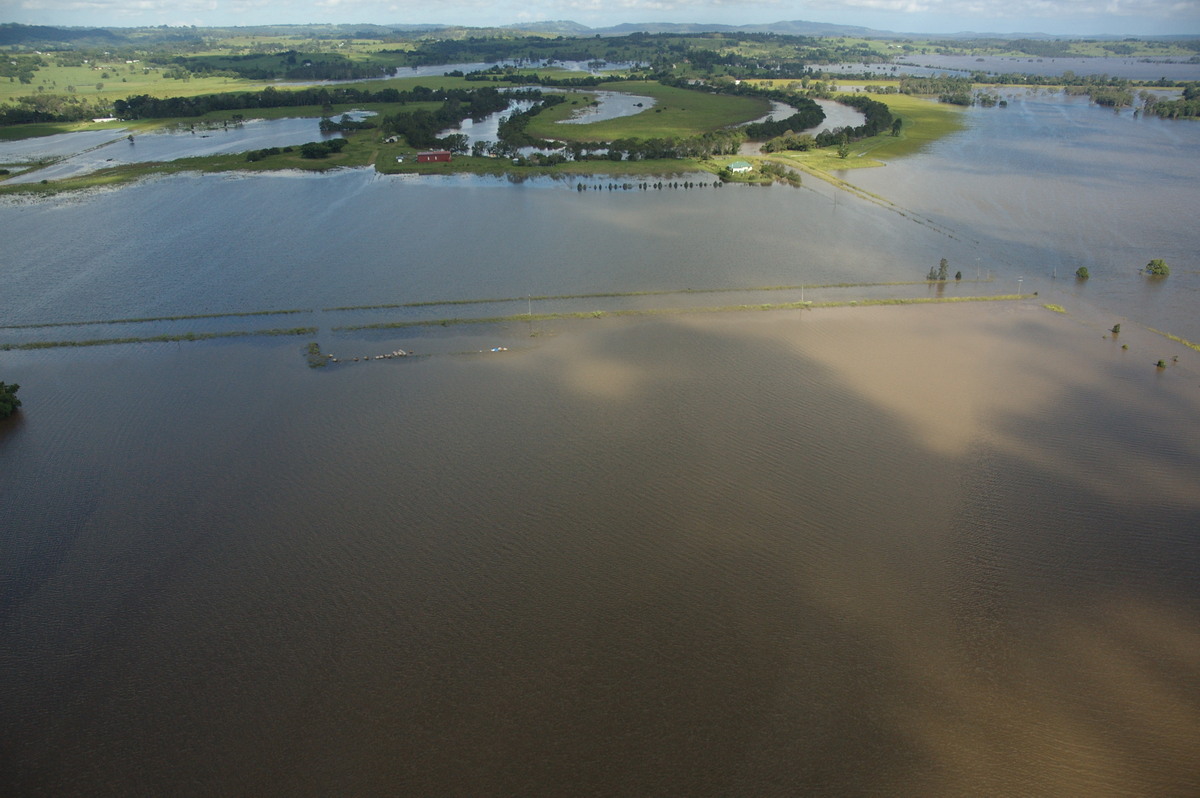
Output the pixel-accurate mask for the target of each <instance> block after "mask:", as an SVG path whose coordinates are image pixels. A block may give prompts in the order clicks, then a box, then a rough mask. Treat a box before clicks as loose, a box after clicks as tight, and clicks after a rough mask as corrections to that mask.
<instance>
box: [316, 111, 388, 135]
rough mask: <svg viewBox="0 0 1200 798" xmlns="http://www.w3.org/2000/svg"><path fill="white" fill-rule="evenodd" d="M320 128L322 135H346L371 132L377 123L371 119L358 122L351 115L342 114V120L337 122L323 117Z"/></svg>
mask: <svg viewBox="0 0 1200 798" xmlns="http://www.w3.org/2000/svg"><path fill="white" fill-rule="evenodd" d="M319 127H320V128H321V132H322V133H344V132H348V131H352V130H370V129H371V128H373V127H375V123H374V122H373V121H371V120H370V119H364V120H362V121H361V122H356V121H355V120H353V119H351V118H350V117H349V115H347V114H342V118H341V119H339V120H337V121H336V122H335V121H334V120H332V119H330V118H329V117H327V116H323V117H321V122H320V124H319Z"/></svg>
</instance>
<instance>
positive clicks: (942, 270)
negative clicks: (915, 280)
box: [925, 258, 962, 283]
mask: <svg viewBox="0 0 1200 798" xmlns="http://www.w3.org/2000/svg"><path fill="white" fill-rule="evenodd" d="M925 279H926V280H930V281H932V282H942V283H944V282H946V281H947V280H949V279H950V261H948V260H946V259H945V258H942V259H941V260H940V261H938V265H937V266H930V267H929V274H927V275H925ZM954 279H956V280H961V279H962V272H959V273H958V274H957V275H956V276H955V278H954Z"/></svg>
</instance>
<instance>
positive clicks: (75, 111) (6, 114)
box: [0, 94, 109, 127]
mask: <svg viewBox="0 0 1200 798" xmlns="http://www.w3.org/2000/svg"><path fill="white" fill-rule="evenodd" d="M108 114H109V106H108V104H107V103H95V102H88V101H87V100H83V99H80V98H79V97H76V96H74V95H72V94H31V95H28V96H24V97H18V98H17V99H16V101H15V102H13V103H5V104H3V105H0V127H4V126H6V125H28V124H33V123H36V122H80V121H82V120H85V119H96V118H97V117H102V116H108Z"/></svg>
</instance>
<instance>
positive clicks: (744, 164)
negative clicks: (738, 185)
mask: <svg viewBox="0 0 1200 798" xmlns="http://www.w3.org/2000/svg"><path fill="white" fill-rule="evenodd" d="M753 168H754V167H753V166H752V165H751V163H750V162H749V161H734V162H733V163H731V164H729V171H731V172H733V173H734V174H735V175H740V174H742V173H743V172H749V171H750V170H751V169H753Z"/></svg>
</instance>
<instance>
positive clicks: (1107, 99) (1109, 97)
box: [1063, 84, 1133, 108]
mask: <svg viewBox="0 0 1200 798" xmlns="http://www.w3.org/2000/svg"><path fill="white" fill-rule="evenodd" d="M1063 92H1064V93H1065V94H1070V95H1080V94H1086V95H1087V96H1088V97H1089V98H1090V99H1091V101H1092V102H1094V103H1096V105H1104V106H1107V107H1109V108H1126V107H1128V106H1130V105H1133V91H1132V89H1130V88H1129V86H1128V84H1126V85H1116V86H1108V85H1097V84H1081V85H1077V86H1063Z"/></svg>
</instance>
